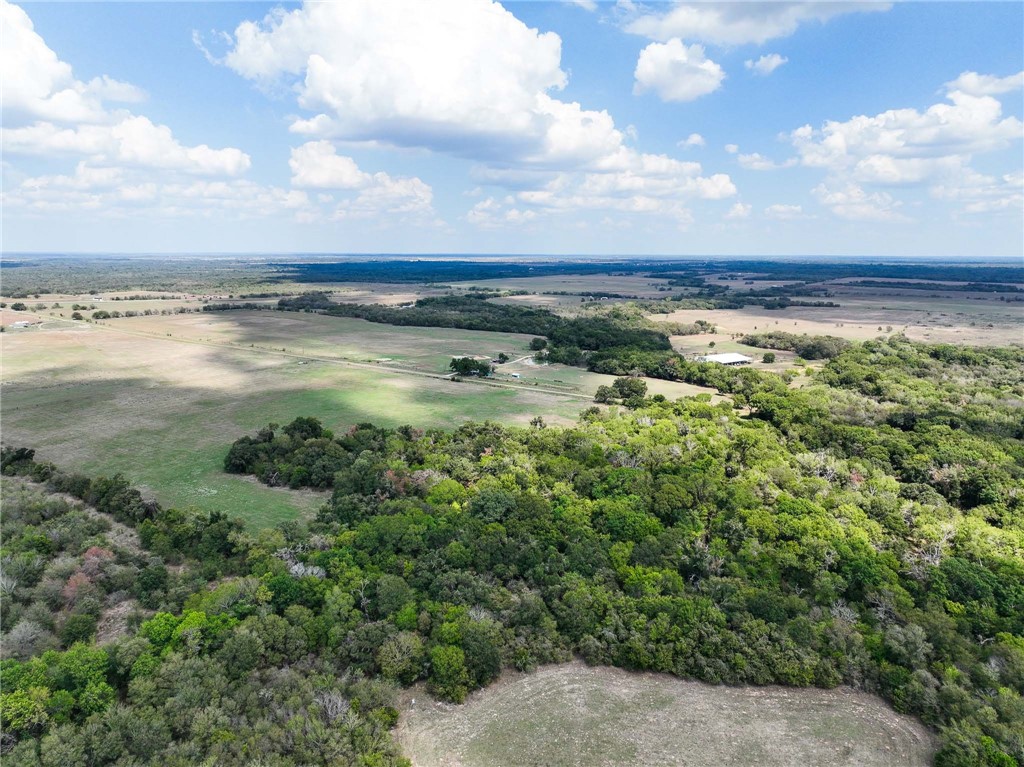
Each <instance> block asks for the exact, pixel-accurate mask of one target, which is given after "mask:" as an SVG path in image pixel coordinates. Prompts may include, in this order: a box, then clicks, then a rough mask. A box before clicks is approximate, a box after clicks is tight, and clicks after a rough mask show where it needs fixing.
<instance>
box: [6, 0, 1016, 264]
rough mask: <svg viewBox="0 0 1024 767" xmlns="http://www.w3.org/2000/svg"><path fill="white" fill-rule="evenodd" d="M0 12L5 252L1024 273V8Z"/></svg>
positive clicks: (137, 7) (349, 7)
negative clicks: (982, 263)
mask: <svg viewBox="0 0 1024 767" xmlns="http://www.w3.org/2000/svg"><path fill="white" fill-rule="evenodd" d="M0 3H2V5H0V8H2V14H3V25H4V34H3V38H2V57H0V69H2V72H3V103H2V106H3V114H2V120H3V128H4V131H3V166H2V169H3V235H2V236H3V249H4V251H5V252H16V251H70V252H108V251H113V252H368V253H377V252H394V253H552V254H616V255H617V254H625V255H628V254H643V255H647V254H653V255H701V254H709V255H733V254H735V255H759V254H764V255H788V254H798V255H819V254H821V255H832V254H835V255H858V254H865V255H882V256H884V255H893V256H928V255H935V256H958V257H959V256H963V257H981V258H984V257H986V256H1022V255H1024V235H1022V230H1024V227H1022V210H1024V199H1022V186H1024V176H1022V133H1024V127H1022V123H1021V119H1022V112H1024V72H1022V67H1024V4H1021V3H1017V2H1007V3H919V2H910V3H896V4H878V3H855V2H848V3H778V2H774V3H742V4H740V3H733V4H730V3H724V4H711V3H703V4H687V3H655V4H639V3H631V2H619V3H616V4H613V3H594V2H586V0H584V1H583V2H579V3H561V2H559V3H548V2H543V3H541V2H537V3H505V4H504V5H500V4H497V3H492V2H488V1H487V0H444V2H437V3H422V2H399V1H398V0H383V1H382V2H373V3H370V2H363V3H349V2H329V3H318V4H311V5H309V6H303V5H300V4H294V3H293V4H285V5H279V4H264V3H197V4H191V3H69V4H64V3H25V4H22V5H13V4H10V3H6V2H2V0H0Z"/></svg>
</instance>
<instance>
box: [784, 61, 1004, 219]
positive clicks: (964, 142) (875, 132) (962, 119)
mask: <svg viewBox="0 0 1024 767" xmlns="http://www.w3.org/2000/svg"><path fill="white" fill-rule="evenodd" d="M1020 77H1021V76H1020V75H1013V76H1010V77H1003V78H999V77H995V76H992V75H979V74H977V73H975V72H967V73H964V74H962V75H961V76H960V77H958V78H957V79H956V80H953V81H952V82H950V83H947V84H946V101H945V102H943V103H939V104H934V105H932V106H930V107H928V108H927V109H925V110H924V111H919V110H917V109H891V110H888V111H886V112H882V113H880V114H877V115H873V116H869V115H858V116H855V117H852V118H850V119H849V120H845V121H836V120H829V121H827V122H826V123H824V124H823V125H822V126H821V128H813V127H811V126H810V125H804V126H803V127H801V128H798V129H796V130H794V131H792V132H791V133H790V134H789V140H790V141H791V142H792V144H793V146H794V148H795V149H796V151H797V154H798V156H799V161H800V163H801V164H802V165H804V166H807V167H811V168H820V169H822V170H825V171H826V172H827V173H828V179H827V183H828V186H827V188H826V187H822V189H827V190H829V191H827V193H826V191H820V190H816V194H817V196H818V197H819V199H820V200H822V201H823V203H824V204H826V205H828V206H829V207H831V208H832V210H833V211H834V212H836V213H837V214H838V215H844V211H845V217H847V218H850V217H852V216H851V214H850V213H851V211H853V214H852V215H861V216H862V218H866V217H869V216H873V217H874V219H873V220H893V216H894V215H895V207H896V206H895V205H893V204H889V200H888V199H887V198H886V197H884V196H879V195H872V194H869V193H864V192H863V186H864V185H872V186H876V187H887V188H892V189H896V188H900V187H925V188H927V189H929V191H930V192H931V193H932V195H933V196H934V197H936V198H940V199H949V200H955V199H962V200H964V201H969V202H967V204H971V202H975V203H984V205H985V206H987V207H989V208H991V209H993V210H994V209H1001V207H1009V205H1010V203H1002V202H993V201H994V200H1012V199H1014V198H1015V197H1016V193H1015V192H1006V191H1005V189H1004V194H1002V196H999V195H998V194H993V195H990V196H988V197H986V198H985V199H976V198H973V197H972V194H973V191H974V190H977V189H978V188H979V187H988V188H990V189H991V188H997V187H998V185H996V187H993V184H991V183H988V182H986V183H979V179H980V178H982V177H981V174H979V173H977V171H975V170H974V169H973V168H972V167H971V162H972V160H973V158H974V157H975V156H976V155H980V154H985V153H991V152H998V151H1001V150H1004V149H1007V148H1009V147H1010V146H1012V145H1014V144H1015V143H1017V142H1019V141H1020V140H1021V138H1022V135H1024V125H1022V123H1021V121H1020V120H1019V119H1018V118H1016V117H1014V116H1004V115H1003V108H1002V104H1001V103H1000V102H999V100H998V99H997V98H995V96H994V95H992V94H998V93H1006V92H1009V91H1008V90H1007V89H1008V88H1011V87H1013V84H1014V83H1016V82H1017V81H1018V80H1019V79H1020ZM835 189H840V190H842V192H841V194H844V195H852V197H851V198H850V200H847V201H845V202H842V203H840V202H837V198H836V196H835V195H836V194H839V192H833V191H830V190H835ZM857 190H860V191H859V192H858V191H857ZM957 190H962V191H963V194H959V193H958V191H957ZM861 193H864V194H866V197H863V198H858V195H859V194H861ZM868 206H869V207H868ZM883 217H886V218H884V219H883Z"/></svg>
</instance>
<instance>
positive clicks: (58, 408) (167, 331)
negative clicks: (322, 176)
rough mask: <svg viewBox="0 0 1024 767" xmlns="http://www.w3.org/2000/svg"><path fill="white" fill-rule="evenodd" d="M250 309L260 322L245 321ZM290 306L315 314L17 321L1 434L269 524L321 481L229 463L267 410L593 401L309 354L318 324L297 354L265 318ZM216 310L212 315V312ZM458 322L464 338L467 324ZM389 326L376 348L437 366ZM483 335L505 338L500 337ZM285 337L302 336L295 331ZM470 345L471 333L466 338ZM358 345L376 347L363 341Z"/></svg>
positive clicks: (153, 490) (472, 413)
mask: <svg viewBox="0 0 1024 767" xmlns="http://www.w3.org/2000/svg"><path fill="white" fill-rule="evenodd" d="M243 314H245V315H249V316H250V317H251V318H252V319H253V320H254V321H255V324H253V325H251V326H246V325H243V326H241V327H239V325H238V323H239V321H240V320H239V316H240V315H243ZM14 318H17V319H33V315H31V314H29V313H25V312H17V313H15V312H9V311H7V312H6V313H5V315H4V317H3V322H4V323H5V324H7V323H9V322H10V321H11V320H12V319H14ZM292 318H295V319H296V320H300V321H308V320H306V318H305V315H291V314H288V315H282V314H281V313H277V312H274V313H270V312H266V313H264V312H238V313H234V312H233V313H228V314H214V315H210V314H184V315H174V316H169V317H146V318H132V319H121V320H111V321H109V322H107V323H104V324H102V325H97V324H91V325H90V324H85V323H72V322H69V321H61V320H46V321H45V322H44V323H43V324H42V325H41V326H37V327H33V328H28V329H24V330H8V332H6V333H4V334H3V336H2V337H0V341H2V344H3V370H2V379H3V387H2V413H0V415H2V418H3V428H4V442H5V443H7V444H21V445H25V446H29V447H35V448H37V449H38V451H39V455H40V457H42V458H44V459H47V460H52V461H54V462H57V463H59V464H61V465H62V466H65V467H67V468H72V469H76V470H79V471H83V472H86V473H92V474H112V473H114V472H118V471H120V472H123V473H124V474H125V475H126V476H127V477H128V478H129V479H130V480H132V481H133V482H135V483H137V484H139V485H141V486H142V487H143V488H144V490H145V491H146V492H148V493H150V494H152V495H153V496H154V497H156V498H157V499H158V500H159V501H160V502H161V503H163V504H165V505H168V506H181V507H185V506H195V507H198V508H201V509H218V510H222V511H225V512H227V513H229V514H231V515H238V516H242V517H244V518H246V519H247V520H248V521H249V522H250V523H252V524H253V525H254V526H263V525H268V524H274V523H277V522H280V521H282V520H285V519H291V518H295V517H297V516H306V515H310V514H312V513H313V512H314V511H315V510H316V508H318V507H319V505H320V504H321V503H322V502H323V496H322V495H319V494H316V493H308V492H307V493H296V492H294V491H288V490H282V489H274V488H268V487H265V486H263V485H260V484H258V483H255V482H254V481H252V480H249V479H244V478H241V477H237V476H232V475H228V474H225V473H223V471H222V469H221V461H222V460H223V456H224V454H225V453H226V451H227V448H228V446H229V445H230V443H231V442H232V441H233V440H235V439H236V438H237V437H239V436H241V435H242V434H247V433H252V432H254V431H255V430H256V429H258V428H259V427H261V426H263V425H265V424H266V423H268V422H270V421H274V422H278V423H287V422H288V421H290V420H291V419H292V418H294V417H295V416H297V415H312V416H316V417H318V418H320V419H321V420H323V422H324V423H325V424H326V425H328V426H329V427H330V428H333V429H339V430H341V429H345V428H348V427H349V426H350V425H352V424H354V423H358V422H363V421H373V422H375V423H379V424H382V425H391V426H397V425H401V424H405V423H411V424H415V425H417V426H421V427H432V426H433V427H450V426H452V425H454V424H458V423H461V422H464V421H467V420H485V419H491V420H496V421H500V422H519V423H526V422H528V421H529V420H530V419H531V418H533V417H534V416H536V415H542V416H543V417H544V418H545V419H546V420H547V421H548V422H549V423H558V422H562V423H565V422H570V421H572V420H574V419H575V418H576V416H577V414H578V413H579V411H580V410H581V409H583V408H584V407H586V406H588V405H589V404H590V403H589V398H588V397H587V396H585V395H581V394H569V393H561V392H558V391H547V390H545V389H543V387H540V386H538V387H537V388H536V390H535V389H533V388H532V387H527V386H520V387H517V388H504V387H499V386H488V385H484V384H478V383H470V382H466V383H454V382H451V381H446V380H441V379H439V378H435V377H431V376H427V375H422V374H416V373H415V372H413V371H412V370H410V371H408V372H406V371H403V370H395V369H387V368H383V367H382V366H378V365H374V364H365V365H359V364H353V363H346V362H343V361H341V360H340V359H338V360H334V359H330V358H323V359H321V358H317V357H315V356H313V355H312V352H313V348H312V347H313V345H314V342H315V341H316V339H315V338H313V337H310V338H309V341H308V343H309V345H310V348H308V349H306V352H305V354H306V355H307V356H302V354H301V353H300V349H299V348H295V353H292V352H290V351H289V352H280V351H273V347H274V346H276V345H277V343H278V337H277V336H275V335H273V333H270V331H269V330H268V331H267V332H268V333H270V337H266V338H264V337H261V336H260V335H259V332H260V331H259V328H262V327H264V325H263V323H272V320H281V319H284V320H289V319H292ZM243 319H244V318H243ZM318 319H320V320H331V321H336V322H339V323H360V324H361V325H364V326H367V327H368V328H369V329H370V330H371V331H373V330H376V329H380V330H381V331H382V332H384V333H385V334H387V332H388V331H395V330H409V331H418V332H419V334H420V339H421V341H423V342H424V343H425V342H426V341H428V340H434V339H436V337H437V336H438V333H435V332H434V331H432V330H431V329H412V328H408V329H406V328H402V329H397V328H391V327H390V326H384V325H372V324H371V323H365V322H362V321H360V320H346V319H337V320H336V319H335V318H321V317H315V316H313V315H309V320H318ZM208 321H209V322H212V323H213V324H212V325H204V323H205V322H208ZM228 328H232V330H230V331H229V330H228ZM331 332H335V331H331ZM453 332H454V333H455V334H457V338H459V339H461V340H462V342H465V341H466V337H467V335H469V334H471V331H453ZM231 333H235V334H236V335H234V336H232V335H231ZM390 335H391V338H392V342H391V344H390V345H389V346H387V347H386V350H387V353H386V354H385V353H380V354H379V355H378V356H387V355H388V354H392V355H398V354H401V353H402V351H403V350H405V352H406V353H407V354H408V355H409V357H408V361H409V364H410V365H415V364H421V365H427V366H431V367H432V368H433V369H435V370H437V368H443V365H442V364H441V363H442V361H447V357H446V356H444V355H447V354H448V353H447V352H444V353H442V349H441V346H435V347H433V348H432V349H431V350H428V351H424V352H422V353H421V354H416V351H415V348H414V346H415V344H414V342H413V336H412V334H403V333H391V334H390ZM479 335H482V336H485V337H488V338H489V340H491V341H492V342H493V344H496V345H500V344H501V341H502V339H501V338H500V336H499V338H498V339H494V338H490V336H492V335H493V334H487V333H481V334H479ZM200 338H204V339H205V338H213V339H218V338H219V341H213V342H206V341H200V340H199V339H200ZM292 338H293V339H294V338H295V337H294V336H293V337H292ZM367 338H371V339H372V338H374V336H373V335H372V332H371V333H370V335H367V336H364V335H361V336H359V338H358V339H356V340H354V341H353V343H361V344H366V343H368V341H367ZM229 340H230V341H232V342H233V343H234V344H235V345H233V346H232V345H229V343H228V341H229ZM505 340H508V341H509V342H510V343H512V342H513V341H515V342H517V343H521V340H522V339H521V337H509V338H508V339H505ZM316 342H317V343H319V344H320V346H317V347H316V348H317V350H320V349H323V348H326V345H327V344H328V343H329V342H328V341H327V340H325V339H323V338H321V339H320V340H319V341H316ZM250 343H251V344H253V346H252V347H250V346H249V344H250ZM453 343H454V341H453ZM281 344H282V346H285V344H288V346H287V347H286V348H289V347H292V346H296V347H297V346H299V345H298V344H295V343H294V341H293V342H291V343H289V342H288V341H287V340H285V341H282V342H281ZM278 348H280V347H278ZM460 349H461V347H460ZM474 349H476V347H474V346H472V345H470V346H467V347H466V349H465V351H466V352H470V351H473V350H474ZM491 351H492V350H491V349H489V348H488V349H486V350H483V353H488V354H489V353H491ZM353 352H354V353H358V354H367V355H372V354H377V353H375V352H373V351H372V350H370V349H369V348H368V347H366V348H364V347H362V346H360V347H358V348H356V349H354V350H353ZM442 358H444V359H443V360H442ZM438 372H439V371H438Z"/></svg>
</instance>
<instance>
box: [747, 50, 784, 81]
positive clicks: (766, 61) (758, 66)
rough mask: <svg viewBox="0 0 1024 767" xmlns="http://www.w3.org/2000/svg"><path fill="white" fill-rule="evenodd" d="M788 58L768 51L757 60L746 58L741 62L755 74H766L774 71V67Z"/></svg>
mask: <svg viewBox="0 0 1024 767" xmlns="http://www.w3.org/2000/svg"><path fill="white" fill-rule="evenodd" d="M787 61H789V59H787V58H786V57H785V56H780V55H779V54H777V53H769V54H767V55H765V56H762V57H761V58H759V59H758V60H757V61H754V60H753V59H747V60H746V61H744V62H743V66H745V67H746V68H747V69H750V70H752V71H753V72H754V74H756V75H763V76H767V75H770V74H771V73H772V72H774V71H775V70H776V69H778V68H779V67H781V66H782V65H783V64H785V63H786V62H787Z"/></svg>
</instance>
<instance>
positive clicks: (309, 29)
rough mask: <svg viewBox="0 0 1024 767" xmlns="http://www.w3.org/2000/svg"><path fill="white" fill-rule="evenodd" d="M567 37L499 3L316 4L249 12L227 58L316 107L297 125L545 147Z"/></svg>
mask: <svg viewBox="0 0 1024 767" xmlns="http://www.w3.org/2000/svg"><path fill="white" fill-rule="evenodd" d="M560 60H561V39H560V38H559V37H558V35H555V34H553V33H550V32H548V33H540V32H538V31H537V30H535V29H530V28H529V27H527V26H526V25H525V24H523V23H522V22H521V21H519V20H518V19H516V18H515V16H513V15H512V14H511V13H509V12H508V11H506V10H505V9H504V8H502V7H501V5H499V4H497V3H492V2H482V1H476V2H474V1H472V0H453V2H451V3H444V4H442V5H439V6H435V5H432V4H429V3H420V2H408V1H403V2H388V3H310V4H307V5H305V6H304V7H302V8H298V9H296V10H293V11H290V12H284V11H282V10H280V9H279V10H277V11H274V12H272V13H271V14H270V15H268V16H267V17H266V18H264V19H263V20H262V21H258V22H257V21H246V22H243V23H242V24H240V25H239V26H238V28H237V29H236V30H235V33H234V47H233V48H232V49H231V50H230V51H229V52H228V54H227V55H226V57H225V58H224V61H225V63H226V65H227V66H229V67H230V68H232V69H233V70H234V71H236V72H237V73H238V74H240V75H242V76H243V77H246V78H248V79H250V80H253V81H254V82H256V83H258V84H260V85H262V86H264V87H273V86H275V85H278V84H280V83H281V82H282V81H285V82H286V83H287V84H289V85H292V86H294V88H295V89H296V92H297V94H298V102H299V105H300V106H301V107H302V108H303V109H305V110H308V111H310V112H314V113H316V114H315V115H314V116H313V117H312V118H310V119H306V120H300V121H297V122H296V123H295V125H293V130H295V131H297V132H302V133H307V134H320V135H322V136H324V137H331V136H333V137H343V138H346V139H349V140H374V141H380V142H385V143H390V144H393V145H396V146H416V147H427V148H431V149H438V150H441V151H450V152H452V153H465V154H469V155H471V156H479V155H481V154H485V155H486V154H490V155H493V156H500V155H501V154H503V153H509V152H511V153H522V152H530V151H534V152H536V151H539V150H540V149H541V147H542V145H543V142H544V139H545V137H546V133H547V128H548V127H549V126H550V125H551V123H552V122H553V121H555V120H557V117H554V116H553V115H552V114H551V111H552V109H551V107H550V105H549V104H544V103H543V101H542V100H541V99H539V97H540V96H542V95H544V94H546V93H547V92H548V91H549V90H552V89H554V90H558V89H561V88H562V87H564V85H565V83H566V78H567V76H566V74H565V72H563V71H562V69H561V68H560Z"/></svg>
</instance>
